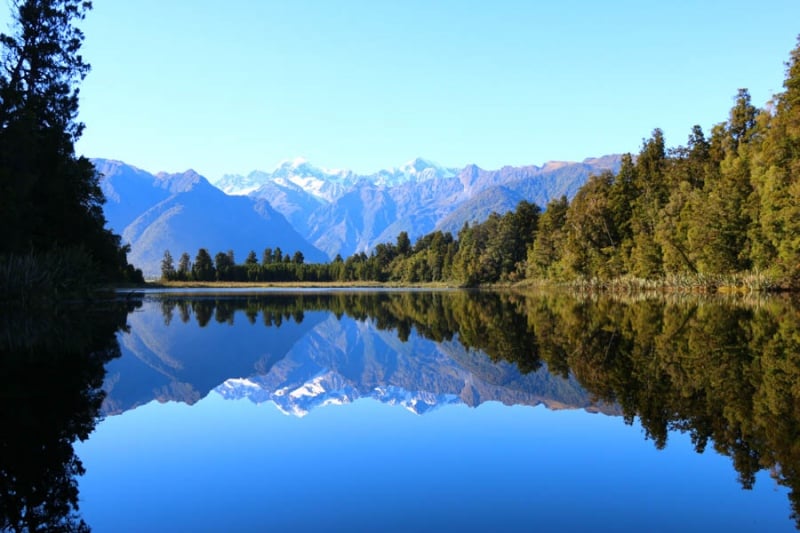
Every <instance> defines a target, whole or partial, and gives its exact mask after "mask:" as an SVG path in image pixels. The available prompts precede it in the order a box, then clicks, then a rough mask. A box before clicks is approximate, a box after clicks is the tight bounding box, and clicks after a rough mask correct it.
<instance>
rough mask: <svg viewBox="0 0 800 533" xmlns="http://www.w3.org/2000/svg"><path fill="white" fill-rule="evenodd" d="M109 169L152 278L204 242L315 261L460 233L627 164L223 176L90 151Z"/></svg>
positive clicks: (111, 210)
mask: <svg viewBox="0 0 800 533" xmlns="http://www.w3.org/2000/svg"><path fill="white" fill-rule="evenodd" d="M93 161H94V163H95V166H96V167H97V169H98V171H99V172H100V173H101V174H102V176H103V177H102V179H101V187H102V189H103V192H104V193H105V196H106V198H107V203H106V204H105V207H104V209H105V215H106V218H107V220H108V223H109V224H108V225H109V227H110V228H111V229H112V230H114V231H115V232H117V233H119V234H121V235H122V237H123V242H124V243H128V244H130V245H131V254H130V256H129V259H130V261H131V262H132V263H133V264H134V265H136V266H137V267H139V268H141V269H142V270H143V272H144V274H145V275H146V276H157V275H158V274H159V273H160V261H161V258H162V257H163V254H164V250H170V251H171V253H172V255H173V256H174V257H175V258H176V259H177V256H178V255H179V254H180V253H182V252H184V251H186V252H188V253H189V254H190V255H192V256H193V255H194V254H195V253H196V252H197V250H198V249H199V248H200V247H205V248H207V249H208V250H209V252H210V253H211V254H212V255H214V254H215V253H216V252H220V251H223V252H224V251H227V250H233V251H234V254H235V258H236V260H237V261H238V262H241V261H243V260H244V257H245V256H246V254H247V253H248V252H249V251H250V250H254V251H256V253H257V254H259V255H260V252H261V251H262V250H263V249H264V248H266V247H271V248H273V249H274V248H276V247H280V248H281V249H282V250H283V251H284V252H289V253H293V252H294V251H297V250H299V251H301V252H302V253H303V255H304V256H305V259H306V261H308V262H323V261H326V260H329V259H333V258H334V257H335V256H336V255H337V254H338V255H341V256H343V257H346V256H348V255H352V254H353V253H358V252H367V253H368V252H369V251H370V250H372V249H373V248H374V247H375V246H376V245H377V244H379V243H383V242H394V241H395V240H396V238H397V236H398V235H399V234H400V233H401V232H403V231H405V232H407V233H408V235H409V237H410V238H411V240H412V242H413V241H415V240H416V239H417V238H419V237H421V236H423V235H425V234H427V233H430V232H431V231H434V230H441V231H449V232H451V233H453V234H454V235H456V233H457V232H458V230H459V229H460V228H461V227H462V226H463V225H464V223H467V222H469V223H472V222H480V221H483V220H484V219H485V218H486V217H488V215H489V214H490V213H491V212H493V211H494V212H497V213H500V214H502V213H505V212H507V211H510V210H512V209H514V207H516V205H517V204H518V203H519V202H520V201H522V200H526V201H528V202H531V203H535V204H537V205H539V206H540V207H542V208H543V207H544V206H545V205H546V204H547V202H548V201H550V200H551V199H553V198H558V197H560V196H562V195H565V196H567V197H568V198H571V197H572V196H574V194H575V193H576V192H577V190H578V188H579V187H580V186H581V185H582V184H583V183H584V182H585V181H586V179H587V178H588V177H589V176H590V175H592V174H598V173H600V172H603V171H606V170H611V171H616V170H617V169H618V168H619V163H620V157H619V156H616V155H610V156H603V157H598V158H588V159H585V160H583V161H582V162H549V163H546V164H544V165H542V166H536V165H529V166H522V167H511V166H506V167H503V168H501V169H499V170H484V169H481V168H479V167H477V166H476V165H468V166H466V167H464V168H463V169H455V168H445V167H442V166H439V165H437V164H435V163H433V162H431V161H428V160H425V159H419V158H418V159H415V160H413V161H409V162H408V163H406V164H405V165H403V166H401V167H399V168H393V169H388V170H381V171H378V172H376V173H373V174H369V175H360V174H356V173H354V172H352V171H349V170H326V169H321V168H318V167H316V166H314V165H312V164H311V163H309V162H308V161H306V160H303V159H296V160H293V161H286V162H284V163H281V164H280V165H279V166H278V167H277V168H275V169H274V170H272V171H271V172H263V171H254V172H251V173H250V174H248V175H246V176H242V175H235V174H229V175H225V176H223V177H222V178H221V179H219V180H217V181H216V182H215V183H213V184H212V183H210V182H209V181H208V180H207V179H206V178H204V177H203V176H200V175H199V174H197V173H196V172H194V171H192V170H189V171H186V172H184V173H180V174H167V173H159V174H155V175H153V174H150V173H148V172H145V171H143V170H141V169H138V168H136V167H133V166H131V165H128V164H125V163H122V162H119V161H111V160H105V159H95V160H93Z"/></svg>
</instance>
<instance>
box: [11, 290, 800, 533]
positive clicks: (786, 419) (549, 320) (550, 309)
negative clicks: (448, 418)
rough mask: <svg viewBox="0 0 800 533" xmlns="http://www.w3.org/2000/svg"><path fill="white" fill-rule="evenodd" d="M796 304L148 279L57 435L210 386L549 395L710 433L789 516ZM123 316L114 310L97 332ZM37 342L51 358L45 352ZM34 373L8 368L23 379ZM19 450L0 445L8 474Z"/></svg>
mask: <svg viewBox="0 0 800 533" xmlns="http://www.w3.org/2000/svg"><path fill="white" fill-rule="evenodd" d="M799 308H800V307H799V306H798V304H797V302H795V301H794V300H792V299H790V298H777V297H776V298H765V299H752V300H749V299H742V298H724V297H719V298H695V297H689V296H686V297H672V298H631V299H625V298H613V297H605V296H600V297H596V296H595V297H577V296H573V295H569V294H564V293H544V294H525V295H522V294H512V293H508V294H506V293H492V292H466V291H438V292H427V291H392V292H381V291H366V292H363V291H338V292H337V291H327V292H311V291H305V292H295V293H288V292H268V293H264V292H262V293H252V294H238V295H235V296H234V295H230V294H224V293H219V294H211V293H205V294H199V295H198V294H196V295H189V294H177V293H152V294H148V295H147V296H146V297H145V298H144V301H143V302H142V303H141V306H140V308H139V309H137V310H136V311H135V312H132V313H131V314H129V315H128V318H127V321H128V326H129V327H128V328H127V332H125V333H120V334H118V335H117V339H118V340H119V348H120V349H121V353H122V357H119V358H113V354H114V353H115V352H114V350H115V349H116V346H110V347H107V349H108V350H110V352H107V353H108V354H111V355H106V356H104V358H103V359H102V360H103V362H106V361H108V362H107V364H106V367H105V369H106V375H105V380H104V384H103V390H104V391H105V393H106V396H105V399H104V400H103V403H102V407H101V409H100V412H97V411H96V406H97V405H99V400H97V398H99V396H98V395H97V394H96V393H97V392H98V391H97V389H96V387H97V385H99V381H98V375H99V376H100V377H101V378H102V369H100V370H99V372H100V374H98V373H97V372H98V370H97V369H96V368H95V370H93V371H92V372H89V373H86V372H84V374H85V375H86V381H85V382H82V384H81V385H80V386H77V387H76V390H79V391H83V392H82V393H81V394H84V395H86V394H88V395H89V396H91V397H92V398H95V400H94V401H95V403H92V404H91V405H94V406H95V410H94V411H93V410H92V408H89V409H87V407H85V406H84V404H81V405H78V406H77V408H76V410H77V411H80V414H79V415H77V416H79V417H82V418H81V419H82V420H83V421H82V422H81V424H83V426H82V427H84V429H83V430H82V432H75V431H72V432H68V433H67V434H65V435H64V437H63V439H62V442H68V443H71V442H72V441H74V440H75V439H76V438H80V439H83V438H85V436H84V435H85V434H88V432H89V431H91V428H92V427H93V426H94V423H95V420H96V417H97V416H98V415H117V414H121V413H124V412H126V411H129V410H131V409H135V408H136V407H137V406H142V405H144V404H147V403H149V402H151V401H152V400H153V399H155V400H158V401H159V402H167V401H177V402H183V403H186V404H189V405H192V404H195V403H196V402H198V401H199V400H201V399H203V398H204V397H206V396H208V395H209V393H210V392H212V391H214V394H215V395H217V396H218V397H223V398H231V399H241V398H247V399H248V400H249V401H252V402H255V403H262V402H266V401H270V402H272V403H274V405H275V406H277V407H278V409H280V410H281V411H282V412H284V413H287V414H292V415H296V416H305V415H307V414H308V413H309V412H311V411H312V410H313V409H315V408H319V407H320V406H324V405H330V404H340V403H349V402H353V401H354V400H356V399H358V398H372V399H374V400H377V401H380V402H384V403H388V404H393V405H399V406H403V407H405V408H406V409H408V410H410V411H412V412H415V413H418V414H424V413H427V412H429V411H431V410H433V409H436V408H437V407H440V406H443V405H450V404H454V403H459V404H466V405H469V406H477V405H479V404H481V403H484V402H489V401H493V402H502V403H503V404H506V405H539V404H544V405H545V406H547V407H548V408H550V409H584V410H587V411H591V412H600V413H605V414H607V415H621V416H622V418H623V419H624V421H625V422H627V423H633V422H634V421H635V420H636V421H637V422H638V423H640V424H641V426H642V428H643V430H644V432H645V435H646V437H647V438H648V439H650V440H652V442H653V444H654V445H655V447H657V448H664V447H665V446H667V444H668V441H669V440H670V438H671V436H672V435H674V434H675V432H676V431H677V432H681V433H686V434H687V435H688V436H689V438H690V439H691V443H692V444H693V446H694V448H695V449H696V450H697V451H698V452H703V451H704V450H705V449H706V448H707V447H708V446H712V447H713V449H714V450H716V452H718V453H719V454H721V455H723V456H727V457H729V458H730V459H731V462H732V465H733V467H734V468H735V469H736V472H737V473H738V477H739V482H740V484H741V486H742V487H743V488H751V487H752V486H753V484H754V483H755V480H756V475H757V473H759V472H761V471H766V472H768V473H769V475H770V476H771V477H772V478H773V479H774V480H775V481H776V482H777V483H778V484H780V485H783V486H786V487H787V488H788V489H789V500H790V502H789V503H790V507H791V517H792V519H793V520H795V523H797V510H798V504H799V503H800V501H799V500H800V493H798V491H797V489H798V488H800V487H799V485H800V479H799V478H798V470H797V469H798V466H800V447H798V446H797V442H799V441H800V439H798V435H800V425H799V423H800V379H799V378H800V349H799V348H800V346H798V343H800V312H798V309H799ZM118 322H119V321H118V320H117V321H116V322H114V321H113V320H111V321H109V322H108V324H109V327H108V328H106V330H107V331H106V333H107V332H108V331H111V332H112V333H113V331H115V330H116V329H118V328H119V323H118ZM109 328H110V329H109ZM9 331H12V330H11V329H9ZM76 331H77V332H78V333H80V332H81V331H82V330H80V329H77V330H76ZM83 336H84V337H86V335H85V334H84V335H83ZM4 338H12V335H10V334H6V335H5V336H4ZM98 338H99V337H98ZM112 338H113V337H112ZM90 344H91V343H89V344H86V348H85V349H89V347H90ZM4 350H6V348H4ZM43 357H46V358H47V357H54V355H52V354H48V353H47V352H46V351H45V355H44V356H43ZM9 360H13V359H9ZM37 368H38V367H37ZM40 371H41V369H38V370H36V369H33V368H30V369H28V368H26V369H23V370H18V371H15V372H11V373H5V374H3V376H6V375H12V376H15V377H14V378H13V379H15V380H17V381H18V382H19V383H32V382H33V381H34V380H36V379H39V376H37V375H36V372H40ZM25 373H30V375H29V376H27V375H26V376H25V377H20V374H25ZM3 379H5V377H4V378H3ZM25 380H27V381H25ZM93 387H95V388H93ZM92 391H94V392H92ZM9 394H10V393H9ZM15 401H17V402H19V401H22V402H24V401H26V400H19V399H16V400H15ZM4 403H5V404H7V405H6V406H5V411H4V412H3V416H4V417H5V418H7V419H9V420H10V421H11V422H10V423H6V424H4V427H12V428H14V427H15V426H14V424H17V426H16V429H14V430H13V431H12V432H11V433H9V432H6V433H5V434H4V437H3V438H4V441H3V443H4V445H6V446H8V445H9V444H8V443H9V442H11V444H12V445H13V446H16V447H17V448H20V447H24V446H39V444H38V442H37V443H33V442H31V443H25V442H24V441H23V440H22V439H20V438H19V435H18V434H20V433H22V432H23V431H22V430H21V429H20V427H19V425H20V423H21V422H19V420H17V418H15V415H14V413H12V409H11V408H10V407H9V406H8V404H9V402H8V401H6V402H4ZM90 403H91V402H90ZM32 416H37V417H40V416H41V415H38V414H35V415H32ZM65 423H66V422H64V421H53V425H58V424H61V425H62V426H63V425H64V424H65ZM56 429H57V428H56ZM62 433H63V432H62ZM70 450H71V447H70ZM54 457H55V456H54ZM54 460H56V461H61V462H62V463H63V464H65V465H70V464H73V465H74V464H75V463H74V461H78V462H77V465H78V467H77V468H75V467H68V466H64V467H62V470H63V471H65V472H66V477H67V478H69V476H75V475H80V474H81V473H82V469H81V468H80V461H79V459H77V457H75V456H74V455H72V456H70V455H69V454H67V455H66V456H65V455H64V454H63V453H62V454H59V455H58V458H56V459H54ZM14 463H15V461H13V460H12V461H8V460H6V456H5V454H4V457H3V464H2V467H3V474H4V477H3V479H4V480H5V479H8V478H9V473H13V468H15V467H14V466H13V464H14ZM42 476H43V477H42V479H41V482H42V483H49V481H48V480H49V479H50V478H47V477H45V476H44V474H42ZM29 477H35V476H33V475H31V476H29ZM31 483H33V482H31ZM3 491H4V493H3V494H0V501H2V502H4V503H3V506H2V507H0V512H2V513H3V514H4V515H5V516H4V520H5V521H4V522H2V524H3V527H4V528H9V529H11V528H13V524H14V523H15V522H14V520H16V521H17V522H19V519H18V518H16V516H17V515H18V514H19V511H18V510H17V509H16V508H15V509H12V506H10V505H7V504H6V503H5V502H7V501H8V502H11V501H13V498H6V495H8V494H14V495H15V494H17V493H18V489H16V488H15V487H13V486H11V485H10V484H9V483H8V482H4V486H3ZM15 491H16V492H15ZM67 496H68V498H67V499H68V501H69V502H74V505H73V506H72V507H71V508H69V509H67V510H68V511H69V513H67V514H69V516H73V518H75V512H74V511H75V509H76V508H77V491H75V492H74V493H68V494H67ZM28 505H29V506H30V507H35V506H34V505H33V504H28ZM18 507H19V505H17V508H18ZM39 507H41V505H39ZM14 513H17V515H15V514H14ZM70 513H71V514H70ZM787 514H788V513H787ZM707 526H708V527H705V526H704V527H705V528H706V529H708V528H709V527H711V526H710V525H707Z"/></svg>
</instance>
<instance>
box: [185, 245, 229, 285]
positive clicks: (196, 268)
mask: <svg viewBox="0 0 800 533" xmlns="http://www.w3.org/2000/svg"><path fill="white" fill-rule="evenodd" d="M222 255H225V254H222ZM214 274H215V272H214V264H213V262H212V260H211V255H210V254H209V253H208V250H206V249H205V248H200V249H199V250H198V251H197V255H196V256H195V258H194V264H193V265H192V277H193V278H194V279H195V280H197V281H214Z"/></svg>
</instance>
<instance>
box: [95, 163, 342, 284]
mask: <svg viewBox="0 0 800 533" xmlns="http://www.w3.org/2000/svg"><path fill="white" fill-rule="evenodd" d="M94 163H95V165H96V167H97V169H98V170H99V171H100V172H101V173H102V174H103V176H104V177H103V179H102V180H101V187H102V188H103V192H104V193H105V195H106V198H107V203H106V205H105V207H104V210H105V214H106V218H107V219H108V225H109V227H111V228H112V229H113V230H114V231H116V232H118V233H120V234H121V235H122V239H123V242H124V243H129V244H130V245H131V253H130V254H129V260H130V261H131V262H132V263H133V264H134V265H136V266H137V267H138V268H141V269H142V271H143V272H144V274H145V276H147V277H152V276H158V275H159V274H160V268H161V267H160V262H161V259H162V257H163V255H164V251H165V250H169V251H170V252H171V254H172V256H173V258H174V259H175V260H176V261H177V259H178V256H179V255H180V254H181V253H182V252H184V251H185V252H188V253H189V255H190V256H191V257H192V258H194V256H195V254H196V253H197V251H198V249H199V248H201V247H204V248H206V249H207V250H208V251H209V252H210V253H211V254H212V256H213V255H214V254H216V253H217V252H226V251H228V250H233V251H234V256H235V258H236V260H237V261H240V262H241V261H244V259H245V257H246V256H247V253H248V252H249V251H250V250H255V251H256V253H257V254H258V256H259V257H260V256H261V252H262V251H263V249H264V248H266V247H271V248H273V249H274V248H276V247H280V248H281V249H282V250H284V251H286V252H290V253H291V252H294V251H297V250H300V251H301V252H302V253H303V255H304V256H305V258H306V260H307V261H309V262H312V261H314V262H321V261H325V260H326V259H327V257H326V256H325V255H324V254H323V253H322V252H320V250H318V249H317V248H315V247H314V246H312V245H311V244H309V243H308V242H307V241H306V240H305V239H303V237H302V236H300V234H299V233H298V232H297V231H296V230H295V229H294V228H293V227H292V225H291V224H290V223H289V222H288V221H287V220H286V218H285V217H284V216H283V215H282V214H280V213H279V212H277V211H275V210H274V209H273V208H272V207H271V206H270V205H269V203H268V202H266V201H264V200H259V199H257V198H248V197H243V196H229V195H227V194H225V193H223V192H222V191H220V190H219V189H218V188H216V187H213V186H212V185H211V184H210V183H209V182H208V181H207V180H206V179H205V178H204V177H202V176H200V175H199V174H197V173H196V172H194V171H191V170H190V171H187V172H184V173H182V174H163V173H162V174H159V175H157V176H154V175H152V174H148V173H147V172H145V171H143V170H140V169H137V168H135V167H132V166H130V165H126V164H124V163H120V162H117V161H107V160H101V159H98V160H95V161H94Z"/></svg>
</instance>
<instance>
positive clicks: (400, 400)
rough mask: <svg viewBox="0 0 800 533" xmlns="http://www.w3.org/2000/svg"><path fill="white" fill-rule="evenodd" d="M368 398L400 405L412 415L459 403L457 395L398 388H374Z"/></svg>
mask: <svg viewBox="0 0 800 533" xmlns="http://www.w3.org/2000/svg"><path fill="white" fill-rule="evenodd" d="M370 396H372V397H374V398H375V399H376V400H379V401H381V402H383V403H388V404H389V405H402V406H403V407H405V408H406V409H408V410H409V411H411V412H412V413H414V414H418V415H421V414H424V413H427V412H430V411H433V410H434V409H437V408H439V407H441V406H442V405H448V404H454V403H461V399H460V398H459V397H458V395H457V394H433V393H430V392H424V391H420V392H416V393H412V392H410V391H407V390H405V389H401V388H400V387H395V386H391V385H390V386H388V387H375V390H374V393H373V394H371V395H370Z"/></svg>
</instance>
